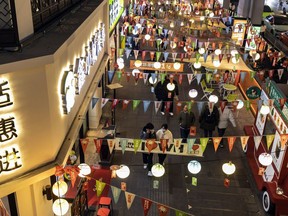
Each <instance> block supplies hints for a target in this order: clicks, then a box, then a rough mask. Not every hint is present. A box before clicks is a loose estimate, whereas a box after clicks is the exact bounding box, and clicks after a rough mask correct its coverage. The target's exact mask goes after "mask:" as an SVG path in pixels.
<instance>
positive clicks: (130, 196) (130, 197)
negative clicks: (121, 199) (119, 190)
mask: <svg viewBox="0 0 288 216" xmlns="http://www.w3.org/2000/svg"><path fill="white" fill-rule="evenodd" d="M125 198H126V203H127V209H128V210H129V209H130V207H131V205H132V203H133V201H134V198H135V194H132V193H129V192H127V191H125Z"/></svg>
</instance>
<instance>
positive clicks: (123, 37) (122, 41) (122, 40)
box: [120, 35, 126, 49]
mask: <svg viewBox="0 0 288 216" xmlns="http://www.w3.org/2000/svg"><path fill="white" fill-rule="evenodd" d="M120 40H121V46H120V47H121V49H125V45H126V36H125V35H121V37H120Z"/></svg>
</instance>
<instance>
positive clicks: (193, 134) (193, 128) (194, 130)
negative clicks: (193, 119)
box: [188, 111, 196, 137]
mask: <svg viewBox="0 0 288 216" xmlns="http://www.w3.org/2000/svg"><path fill="white" fill-rule="evenodd" d="M188 112H189V111H188ZM189 135H190V136H192V137H193V136H196V126H191V127H190V131H189Z"/></svg>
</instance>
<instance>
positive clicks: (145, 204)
mask: <svg viewBox="0 0 288 216" xmlns="http://www.w3.org/2000/svg"><path fill="white" fill-rule="evenodd" d="M141 201H142V206H143V210H144V216H147V214H148V211H149V209H150V207H151V205H152V202H151V200H148V199H145V198H142V200H141Z"/></svg>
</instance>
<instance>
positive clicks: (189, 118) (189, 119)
mask: <svg viewBox="0 0 288 216" xmlns="http://www.w3.org/2000/svg"><path fill="white" fill-rule="evenodd" d="M178 120H179V127H180V135H181V138H183V139H182V142H183V143H186V142H187V138H188V135H189V132H190V127H191V126H192V125H193V124H194V122H195V115H194V113H193V112H192V111H190V112H189V111H188V106H187V105H185V106H184V107H183V110H182V111H181V112H180V114H179V117H178Z"/></svg>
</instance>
